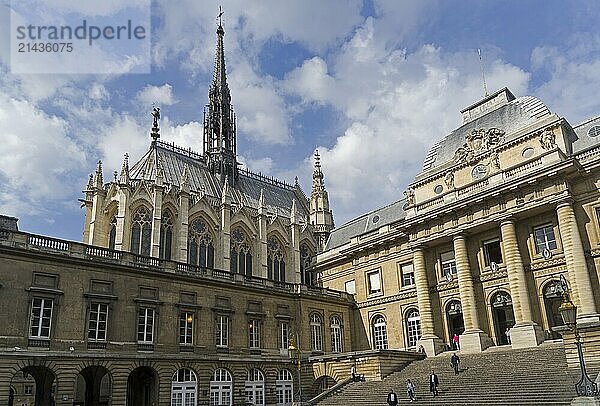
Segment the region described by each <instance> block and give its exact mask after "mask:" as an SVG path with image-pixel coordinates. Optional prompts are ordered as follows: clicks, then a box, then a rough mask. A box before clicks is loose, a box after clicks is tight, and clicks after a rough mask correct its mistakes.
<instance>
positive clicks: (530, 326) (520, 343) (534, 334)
mask: <svg viewBox="0 0 600 406" xmlns="http://www.w3.org/2000/svg"><path fill="white" fill-rule="evenodd" d="M542 341H544V332H543V331H542V328H541V327H540V326H538V325H537V324H536V323H533V322H529V323H520V324H515V326H514V327H513V328H512V329H510V342H511V344H512V348H530V347H537V346H538V345H540V343H542Z"/></svg>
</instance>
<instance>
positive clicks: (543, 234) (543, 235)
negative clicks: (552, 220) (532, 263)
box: [533, 224, 556, 253]
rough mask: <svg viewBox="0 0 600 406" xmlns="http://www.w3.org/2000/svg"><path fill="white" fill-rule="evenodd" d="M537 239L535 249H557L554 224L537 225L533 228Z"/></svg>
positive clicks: (538, 250)
mask: <svg viewBox="0 0 600 406" xmlns="http://www.w3.org/2000/svg"><path fill="white" fill-rule="evenodd" d="M533 237H534V239H535V251H536V252H537V253H540V252H543V251H544V250H545V249H548V250H550V251H553V250H555V249H556V237H555V236H554V227H552V224H546V225H543V226H539V227H535V228H534V229H533Z"/></svg>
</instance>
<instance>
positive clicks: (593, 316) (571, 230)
mask: <svg viewBox="0 0 600 406" xmlns="http://www.w3.org/2000/svg"><path fill="white" fill-rule="evenodd" d="M556 212H557V215H558V228H559V230H560V236H561V238H562V243H563V249H564V251H565V260H566V263H567V270H568V272H569V277H570V278H569V279H570V280H571V289H572V290H573V291H574V293H575V295H573V296H574V298H573V299H574V301H575V302H576V305H577V309H578V310H577V321H578V323H581V322H584V323H588V322H599V321H600V315H599V314H598V311H597V309H596V302H595V301H594V294H593V290H592V281H591V279H590V273H589V270H588V267H587V263H586V259H585V253H584V251H583V244H582V242H581V235H580V234H579V228H578V227H577V219H576V217H575V212H574V211H573V204H572V203H571V202H570V201H565V202H561V203H559V204H558V205H557V207H556Z"/></svg>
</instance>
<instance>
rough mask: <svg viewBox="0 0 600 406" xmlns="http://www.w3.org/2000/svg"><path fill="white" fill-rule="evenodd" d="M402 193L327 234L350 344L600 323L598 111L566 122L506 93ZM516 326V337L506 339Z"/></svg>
mask: <svg viewBox="0 0 600 406" xmlns="http://www.w3.org/2000/svg"><path fill="white" fill-rule="evenodd" d="M461 113H462V115H463V124H462V125H461V126H460V127H459V128H457V129H456V130H454V131H452V132H451V133H450V134H449V135H447V136H446V137H444V138H443V139H441V140H440V141H439V142H437V143H436V144H435V145H434V146H433V147H432V148H431V150H430V151H429V153H428V154H427V156H426V157H425V160H424V163H423V170H422V171H421V173H419V174H418V175H417V176H416V177H415V180H414V181H413V182H412V183H411V184H410V186H409V188H408V189H407V190H406V191H405V192H404V195H405V196H404V198H403V199H402V200H399V201H397V202H394V203H392V204H390V205H388V206H386V207H382V208H380V209H377V210H374V211H372V212H370V213H367V214H365V215H363V216H360V217H358V218H356V219H354V220H352V221H350V222H348V223H347V224H345V225H342V226H341V227H339V228H337V229H334V230H333V232H332V233H331V236H330V237H329V240H328V242H327V245H326V248H325V250H324V252H322V253H320V254H318V257H317V270H318V271H319V272H322V274H323V285H324V286H327V287H330V288H333V289H338V290H345V291H346V292H348V293H351V294H354V295H355V298H356V302H357V306H358V309H359V310H358V311H359V313H360V316H359V317H357V320H358V321H357V324H362V326H360V327H362V329H360V328H359V326H357V331H358V330H362V332H363V334H362V336H360V335H358V334H357V337H356V340H355V342H354V345H355V346H356V347H357V348H361V347H371V348H394V349H419V348H420V346H423V349H424V350H425V351H426V352H427V353H428V354H430V355H431V354H437V353H439V352H440V351H442V350H443V349H444V348H447V347H448V346H449V345H451V344H452V340H453V337H454V335H455V334H456V335H458V336H459V345H460V346H461V347H462V349H463V350H466V351H482V350H485V349H486V348H487V347H489V346H491V345H504V344H508V342H509V339H510V341H511V342H512V346H513V347H514V348H520V347H529V346H536V345H538V344H540V343H541V342H542V341H544V340H547V339H551V338H556V337H557V335H556V332H555V331H554V330H553V327H556V326H558V325H560V324H562V321H561V317H560V315H559V313H558V311H557V309H558V306H559V305H560V303H561V294H560V287H561V286H562V285H561V284H560V283H559V279H560V276H561V275H563V276H564V277H565V279H566V281H567V283H568V286H569V288H570V294H571V297H572V298H573V300H574V302H575V304H576V305H577V306H578V310H579V311H578V315H579V322H580V324H581V326H585V325H588V326H592V325H594V323H596V325H597V323H598V321H599V319H598V317H599V316H598V298H599V297H600V292H599V284H598V270H599V269H600V250H599V249H598V248H599V244H600V224H599V221H600V193H599V188H600V171H599V169H598V167H599V164H600V137H598V136H599V135H600V118H595V119H593V120H589V121H587V122H585V123H582V124H580V125H577V126H572V125H571V124H570V123H569V122H568V121H567V120H566V119H565V118H561V117H560V116H558V115H556V114H554V113H552V112H550V110H549V109H548V108H547V107H546V106H545V105H544V104H543V103H542V102H541V101H540V100H538V99H536V98H534V97H529V96H527V97H515V96H514V95H513V94H512V93H511V92H510V91H509V90H508V89H506V88H504V89H501V90H499V91H497V92H495V93H494V94H491V95H489V96H486V97H485V98H484V99H482V100H480V101H478V102H477V103H475V104H473V105H471V106H469V107H467V108H465V109H464V110H462V112H461ZM508 328H510V329H511V330H510V337H508V336H507V335H506V331H507V329H508Z"/></svg>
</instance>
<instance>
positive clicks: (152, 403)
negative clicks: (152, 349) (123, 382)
mask: <svg viewBox="0 0 600 406" xmlns="http://www.w3.org/2000/svg"><path fill="white" fill-rule="evenodd" d="M157 404H158V379H157V376H156V372H155V371H154V370H153V369H152V368H149V367H138V368H136V369H134V370H133V371H132V372H131V374H129V378H128V379H127V406H156V405H157Z"/></svg>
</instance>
